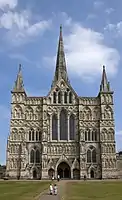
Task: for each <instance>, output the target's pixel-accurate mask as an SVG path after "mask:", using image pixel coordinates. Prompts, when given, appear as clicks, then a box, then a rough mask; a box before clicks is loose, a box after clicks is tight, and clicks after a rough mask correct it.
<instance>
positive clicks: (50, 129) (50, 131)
mask: <svg viewBox="0 0 122 200" xmlns="http://www.w3.org/2000/svg"><path fill="white" fill-rule="evenodd" d="M49 127H50V128H49V134H50V141H52V115H50V126H49Z"/></svg>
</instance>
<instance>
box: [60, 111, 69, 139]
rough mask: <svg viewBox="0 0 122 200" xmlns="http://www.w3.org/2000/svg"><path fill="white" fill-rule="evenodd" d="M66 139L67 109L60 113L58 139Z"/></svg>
mask: <svg viewBox="0 0 122 200" xmlns="http://www.w3.org/2000/svg"><path fill="white" fill-rule="evenodd" d="M67 139H68V124H67V111H66V110H64V109H63V110H62V111H61V113H60V140H67Z"/></svg>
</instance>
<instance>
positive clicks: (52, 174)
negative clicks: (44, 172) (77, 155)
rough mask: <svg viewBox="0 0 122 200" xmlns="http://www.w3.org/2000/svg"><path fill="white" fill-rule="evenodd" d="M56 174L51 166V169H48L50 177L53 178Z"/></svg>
mask: <svg viewBox="0 0 122 200" xmlns="http://www.w3.org/2000/svg"><path fill="white" fill-rule="evenodd" d="M54 174H55V171H54V169H52V168H50V169H49V170H48V176H49V178H50V179H52V177H53V176H54Z"/></svg>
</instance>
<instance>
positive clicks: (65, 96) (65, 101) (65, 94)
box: [64, 92, 67, 103]
mask: <svg viewBox="0 0 122 200" xmlns="http://www.w3.org/2000/svg"><path fill="white" fill-rule="evenodd" d="M64 103H67V92H65V93H64Z"/></svg>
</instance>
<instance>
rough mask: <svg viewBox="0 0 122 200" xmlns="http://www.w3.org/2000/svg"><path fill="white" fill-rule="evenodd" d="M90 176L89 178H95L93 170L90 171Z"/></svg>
mask: <svg viewBox="0 0 122 200" xmlns="http://www.w3.org/2000/svg"><path fill="white" fill-rule="evenodd" d="M90 176H91V178H94V177H95V173H94V170H93V169H91V172H90Z"/></svg>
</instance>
